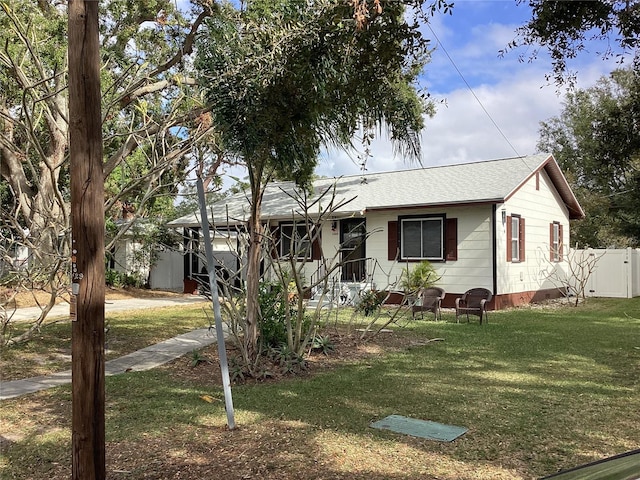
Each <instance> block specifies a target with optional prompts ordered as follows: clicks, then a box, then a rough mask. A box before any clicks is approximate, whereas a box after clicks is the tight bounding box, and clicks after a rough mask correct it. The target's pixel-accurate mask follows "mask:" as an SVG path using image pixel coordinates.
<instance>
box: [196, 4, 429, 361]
mask: <svg viewBox="0 0 640 480" xmlns="http://www.w3.org/2000/svg"><path fill="white" fill-rule="evenodd" d="M354 3H355V4H358V5H363V4H364V5H366V7H367V8H366V15H365V16H364V17H363V18H361V17H354V5H353V4H352V3H350V2H343V1H338V0H321V1H317V2H307V1H303V0H281V1H277V2H273V1H270V0H255V1H248V2H244V3H243V8H241V9H240V8H235V7H233V6H231V5H227V6H226V7H225V9H224V10H225V12H226V16H225V17H224V18H223V17H222V16H219V17H217V18H215V19H210V20H209V21H206V22H205V23H206V30H205V32H204V33H203V35H202V36H200V37H199V44H198V58H197V61H196V67H197V68H198V69H199V71H200V80H201V84H202V85H203V88H205V90H206V98H207V101H208V106H210V108H211V114H212V117H213V123H214V124H215V125H216V126H217V128H218V131H219V135H220V139H221V143H222V145H224V148H225V151H226V152H227V154H228V155H232V156H235V157H236V158H238V159H241V160H242V161H243V162H244V164H245V165H246V168H247V170H248V181H249V184H250V190H251V191H250V196H249V200H250V216H249V220H248V222H247V230H248V233H249V245H248V263H247V299H246V308H247V311H246V316H247V319H246V330H245V332H244V342H245V349H246V351H247V354H248V356H249V358H250V359H255V358H256V357H257V355H258V333H259V320H260V308H259V304H258V291H259V283H260V261H261V258H262V257H261V252H262V251H263V247H264V244H265V240H266V239H267V237H268V236H267V234H266V232H265V231H264V229H263V226H262V222H261V205H262V197H263V193H264V189H265V186H266V185H267V184H268V183H269V182H270V181H272V180H274V179H292V180H295V181H296V182H297V183H298V185H300V186H301V187H303V188H304V187H306V186H308V185H309V182H310V179H311V177H312V174H313V171H314V167H315V166H316V164H317V161H318V156H319V153H320V150H321V147H322V146H323V145H333V146H339V147H345V146H350V145H351V143H352V139H353V138H354V134H355V133H356V132H357V131H358V129H359V128H362V127H363V126H364V127H365V128H375V127H377V128H379V129H384V130H386V131H387V132H388V135H389V137H390V140H391V142H392V143H393V145H394V148H395V149H396V151H397V153H400V154H401V155H403V156H404V157H405V158H406V159H408V160H415V161H419V158H420V131H421V130H422V128H423V125H424V117H425V115H427V114H431V113H432V111H433V105H432V104H431V103H430V101H428V99H426V98H425V96H422V95H421V94H420V93H419V92H418V91H417V89H416V88H415V82H416V79H417V76H418V74H419V73H420V72H421V71H422V68H423V67H424V65H425V64H426V62H427V61H428V59H429V49H428V46H429V42H428V40H427V39H425V38H424V37H423V36H422V33H421V31H420V28H419V23H418V21H417V19H416V18H412V15H417V14H418V12H421V10H420V9H419V8H417V9H411V10H408V9H406V8H405V7H406V6H408V5H410V4H412V3H419V2H403V1H400V2H378V1H370V2H354ZM417 7H419V5H417Z"/></svg>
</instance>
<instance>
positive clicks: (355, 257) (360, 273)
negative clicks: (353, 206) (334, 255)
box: [340, 218, 367, 282]
mask: <svg viewBox="0 0 640 480" xmlns="http://www.w3.org/2000/svg"><path fill="white" fill-rule="evenodd" d="M366 231H367V229H366V222H365V219H364V218H348V219H345V220H341V221H340V261H341V262H342V276H341V279H342V281H343V282H362V281H364V280H365V278H366V275H367V272H366V271H365V239H366Z"/></svg>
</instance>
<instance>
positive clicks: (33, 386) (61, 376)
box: [0, 296, 216, 400]
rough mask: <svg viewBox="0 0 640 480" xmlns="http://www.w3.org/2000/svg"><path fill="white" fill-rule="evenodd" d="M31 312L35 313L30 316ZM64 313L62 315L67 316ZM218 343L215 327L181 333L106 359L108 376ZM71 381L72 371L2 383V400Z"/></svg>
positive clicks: (121, 306)
mask: <svg viewBox="0 0 640 480" xmlns="http://www.w3.org/2000/svg"><path fill="white" fill-rule="evenodd" d="M203 301H206V299H204V298H203V297H198V296H187V297H175V298H145V299H126V300H113V301H110V302H107V303H106V304H105V311H106V312H113V311H126V310H136V309H141V308H155V307H166V306H173V305H184V304H189V303H197V302H203ZM56 307H61V308H59V309H58V311H57V314H58V315H61V314H62V313H63V311H62V309H63V308H65V307H66V312H65V313H64V315H68V314H69V305H68V304H64V305H59V306H56ZM39 310H40V309H39V308H38V307H35V310H34V309H32V308H30V309H26V308H25V309H19V310H17V311H16V313H15V315H18V314H19V315H18V316H17V317H16V316H15V315H14V320H16V321H18V319H22V320H28V319H32V318H34V317H33V315H34V314H35V315H36V316H37V315H38V314H39ZM29 315H31V316H29ZM64 315H61V316H64ZM215 342H216V335H215V330H214V329H209V328H201V329H198V330H194V331H192V332H188V333H184V334H182V335H178V336H177V337H175V338H171V339H169V340H165V341H164V342H160V343H158V344H156V345H151V346H150V347H146V348H143V349H142V350H138V351H137V352H133V353H130V354H128V355H125V356H124V357H121V358H116V359H114V360H109V361H107V362H105V375H117V374H119V373H124V372H127V371H141V370H149V369H152V368H154V367H157V366H160V365H163V364H165V363H167V362H170V361H171V360H173V359H175V358H179V357H181V356H183V355H185V354H187V353H189V352H192V351H193V350H197V349H200V348H203V347H206V346H207V345H211V344H212V343H215ZM67 383H71V370H68V371H65V372H58V373H54V374H52V375H47V376H41V377H33V378H26V379H23V380H12V381H8V382H0V400H7V399H9V398H15V397H20V396H22V395H27V394H29V393H34V392H38V391H40V390H45V389H48V388H52V387H57V386H58V385H64V384H67Z"/></svg>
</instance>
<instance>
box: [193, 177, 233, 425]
mask: <svg viewBox="0 0 640 480" xmlns="http://www.w3.org/2000/svg"><path fill="white" fill-rule="evenodd" d="M196 185H197V188H198V203H199V204H200V217H201V218H200V225H201V227H202V235H203V237H204V238H203V241H204V252H205V254H206V256H207V271H208V272H209V291H210V292H211V298H212V302H213V318H214V320H215V324H216V341H217V343H218V357H219V358H220V371H221V373H222V389H223V390H224V405H225V408H226V410H227V425H228V426H229V430H233V429H234V428H236V421H235V419H234V414H233V397H232V396H231V380H229V362H228V361H227V350H226V348H225V344H224V332H223V330H222V314H221V313H220V297H219V296H218V282H217V278H216V266H215V261H214V258H213V248H212V247H211V233H210V232H209V217H208V216H207V204H206V201H205V196H204V185H203V184H202V177H201V176H200V175H199V174H198V179H197V181H196Z"/></svg>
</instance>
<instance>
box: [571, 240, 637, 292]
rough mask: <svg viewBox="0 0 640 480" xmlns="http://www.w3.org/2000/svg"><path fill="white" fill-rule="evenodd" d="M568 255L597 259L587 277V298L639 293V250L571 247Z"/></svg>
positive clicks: (577, 257)
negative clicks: (572, 249)
mask: <svg viewBox="0 0 640 480" xmlns="http://www.w3.org/2000/svg"><path fill="white" fill-rule="evenodd" d="M572 253H575V255H570V257H571V258H574V259H581V258H586V256H594V257H595V258H597V261H596V264H595V268H594V269H593V272H592V273H591V275H590V276H589V279H588V282H587V288H586V289H585V294H586V295H587V296H588V297H613V298H631V297H638V296H640V249H637V248H626V249H591V248H590V249H587V250H575V251H574V252H572Z"/></svg>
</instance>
